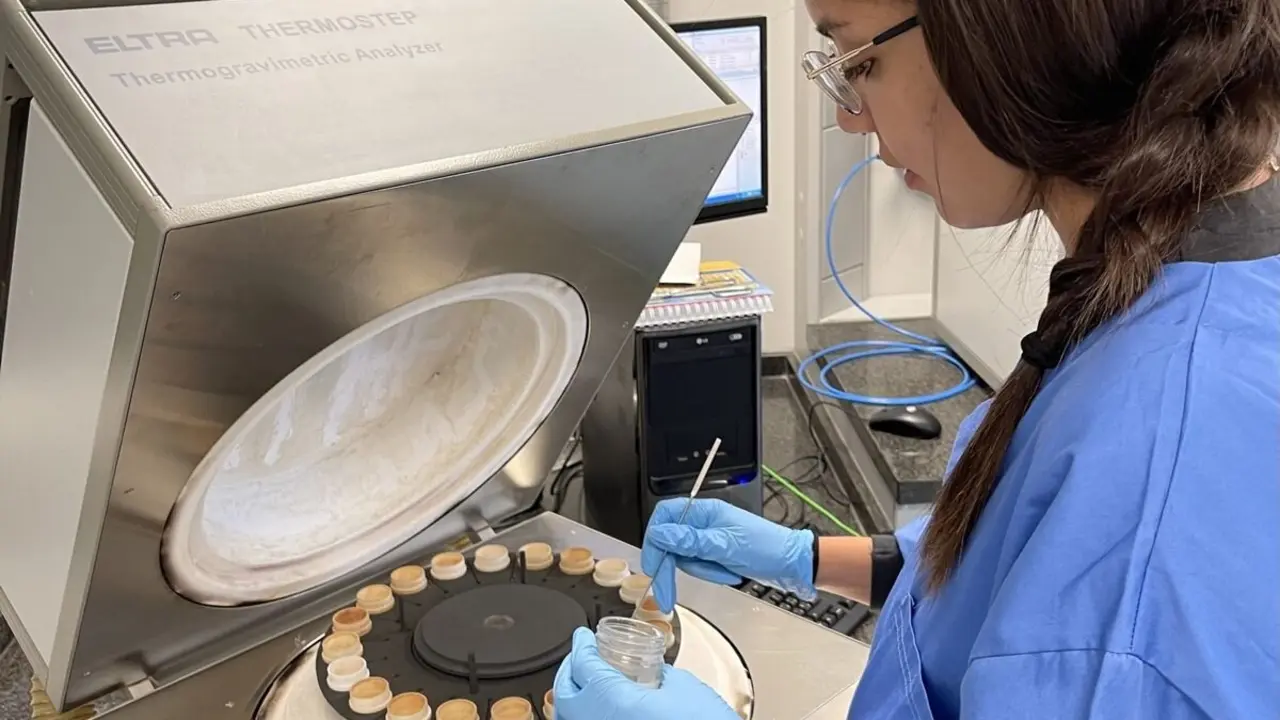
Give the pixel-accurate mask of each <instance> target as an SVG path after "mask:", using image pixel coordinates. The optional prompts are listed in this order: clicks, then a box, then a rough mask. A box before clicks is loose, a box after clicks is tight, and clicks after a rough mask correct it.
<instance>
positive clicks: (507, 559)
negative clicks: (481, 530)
mask: <svg viewBox="0 0 1280 720" xmlns="http://www.w3.org/2000/svg"><path fill="white" fill-rule="evenodd" d="M475 566H476V570H478V571H479V572H482V573H496V572H502V571H503V570H506V569H507V568H509V567H511V551H510V550H507V548H506V546H504V545H485V546H483V547H480V548H477V549H476V556H475Z"/></svg>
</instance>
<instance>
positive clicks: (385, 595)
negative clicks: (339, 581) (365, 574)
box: [356, 585, 396, 615]
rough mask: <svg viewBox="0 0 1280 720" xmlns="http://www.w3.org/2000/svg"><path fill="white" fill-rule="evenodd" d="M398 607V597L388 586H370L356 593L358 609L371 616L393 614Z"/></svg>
mask: <svg viewBox="0 0 1280 720" xmlns="http://www.w3.org/2000/svg"><path fill="white" fill-rule="evenodd" d="M395 606H396V596H395V593H394V592H393V591H392V590H391V588H390V587H388V586H386V585H369V586H367V587H362V588H360V591H359V592H357V593H356V607H358V608H361V609H363V610H365V611H366V612H368V613H369V614H370V615H381V614H383V613H387V612H391V611H392V610H393V609H394V608H395Z"/></svg>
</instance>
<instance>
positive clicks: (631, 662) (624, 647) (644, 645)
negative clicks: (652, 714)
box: [596, 617, 667, 688]
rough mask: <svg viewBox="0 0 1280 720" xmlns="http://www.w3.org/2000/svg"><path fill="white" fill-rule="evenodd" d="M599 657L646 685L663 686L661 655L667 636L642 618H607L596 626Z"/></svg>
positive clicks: (650, 686)
mask: <svg viewBox="0 0 1280 720" xmlns="http://www.w3.org/2000/svg"><path fill="white" fill-rule="evenodd" d="M596 645H597V646H598V648H599V651H600V657H601V658H603V659H604V661H605V662H607V663H609V664H610V665H612V666H613V667H614V668H616V669H617V670H618V672H621V673H622V674H623V675H626V676H627V677H629V678H631V679H632V680H634V681H635V682H636V683H638V684H640V685H643V686H644V687H647V688H657V687H660V686H661V685H662V664H663V661H662V656H663V654H664V653H665V652H666V649H667V638H666V636H665V635H663V633H662V631H661V630H659V629H658V628H656V627H654V626H652V625H650V624H649V623H647V622H643V621H641V620H634V619H632V618H627V617H607V618H604V619H603V620H601V621H600V624H599V625H598V626H596Z"/></svg>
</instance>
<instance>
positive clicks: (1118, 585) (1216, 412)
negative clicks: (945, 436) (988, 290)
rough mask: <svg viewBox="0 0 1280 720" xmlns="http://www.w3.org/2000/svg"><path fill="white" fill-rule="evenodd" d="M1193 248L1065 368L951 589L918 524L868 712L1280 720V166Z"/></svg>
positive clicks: (901, 719)
mask: <svg viewBox="0 0 1280 720" xmlns="http://www.w3.org/2000/svg"><path fill="white" fill-rule="evenodd" d="M1184 248H1186V249H1189V251H1187V250H1184V252H1186V256H1187V257H1188V258H1190V259H1188V260H1184V261H1181V262H1176V263H1173V264H1170V265H1168V266H1167V267H1166V268H1165V272H1164V274H1163V275H1162V277H1161V278H1160V279H1159V280H1158V281H1157V283H1156V284H1155V285H1154V286H1153V287H1152V289H1151V290H1150V291H1149V292H1148V293H1147V295H1146V296H1145V298H1144V299H1143V300H1142V301H1141V302H1140V303H1139V304H1138V305H1137V306H1135V307H1134V308H1133V310H1132V312H1130V313H1129V314H1128V315H1127V316H1126V317H1124V318H1122V319H1119V320H1117V321H1114V322H1112V323H1111V324H1109V325H1107V326H1105V327H1103V328H1101V329H1100V330H1098V331H1097V332H1094V333H1093V334H1092V335H1090V336H1089V337H1087V338H1086V339H1085V341H1084V342H1082V343H1081V344H1080V345H1079V346H1077V347H1076V348H1075V349H1074V350H1073V351H1072V352H1071V353H1070V354H1069V355H1068V357H1067V358H1066V359H1065V360H1064V362H1063V363H1062V364H1061V365H1060V367H1059V368H1058V369H1056V370H1054V371H1052V372H1050V373H1048V374H1047V375H1046V377H1045V380H1044V383H1043V385H1042V390H1041V391H1040V393H1039V395H1038V396H1037V398H1036V400H1035V401H1034V403H1033V405H1032V406H1031V408H1030V410H1029V411H1028V413H1027V414H1026V416H1025V417H1024V419H1023V420H1022V422H1021V424H1020V425H1019V427H1018V430H1017V432H1016V434H1015V437H1014V440H1013V444H1012V446H1011V448H1010V451H1009V453H1008V455H1007V456H1006V460H1005V466H1004V470H1003V471H1002V475H1001V480H1000V484H999V486H998V487H997V489H996V491H995V493H994V495H993V497H992V498H991V501H990V503H989V504H988V506H987V508H986V510H985V512H984V514H983V516H982V518H981V519H980V521H979V523H978V525H977V528H976V529H975V531H974V533H973V535H972V537H971V539H970V541H969V544H968V546H967V549H966V552H965V555H964V557H963V559H962V561H961V563H960V565H959V567H958V568H957V570H956V572H955V574H954V576H953V578H952V579H951V581H950V582H949V584H948V585H947V586H946V587H945V588H944V589H943V590H942V592H941V593H940V594H938V595H936V596H930V595H929V594H928V593H927V592H926V591H925V590H924V587H923V573H922V572H921V571H920V568H919V564H918V557H917V550H918V546H919V541H920V535H921V533H922V531H923V527H924V525H923V521H922V522H920V523H917V524H915V525H913V526H909V527H907V528H906V529H904V530H903V531H901V532H900V533H899V535H898V537H899V543H900V545H901V547H902V549H903V554H904V557H905V558H906V565H905V567H904V570H903V573H902V575H901V576H900V577H899V580H898V582H897V584H896V586H895V587H894V589H893V592H892V593H891V594H890V596H889V599H888V601H887V602H886V604H885V608H884V611H883V613H882V614H881V617H880V621H879V625H878V628H877V630H876V636H875V642H874V644H873V646H872V651H871V660H870V663H869V665H868V667H867V671H866V673H865V674H864V676H863V678H862V680H861V684H860V686H859V688H858V692H857V696H856V698H855V700H854V703H853V707H852V709H851V710H850V714H849V717H850V718H851V719H853V720H890V719H892V720H930V719H933V720H950V719H952V718H964V719H965V720H1004V719H1008V720H1028V719H1031V720H1042V719H1043V720H1049V719H1053V720H1057V719H1059V718H1063V719H1065V718H1090V719H1095V720H1100V719H1103V718H1105V719H1108V720H1109V719H1111V718H1114V719H1115V720H1136V719H1143V718H1153V719H1157V720H1179V719H1182V718H1213V719H1214V720H1235V719H1237V718H1239V719H1240V720H1264V719H1268V718H1280V180H1275V181H1272V182H1270V183H1268V184H1267V185H1265V186H1264V187H1263V188H1260V189H1258V190H1255V191H1252V192H1251V193H1246V194H1243V195H1239V196H1235V197H1234V198H1229V199H1228V200H1226V201H1222V202H1220V203H1218V204H1217V206H1216V207H1215V209H1214V210H1212V211H1210V212H1208V213H1206V215H1205V216H1204V217H1203V218H1202V221H1201V224H1200V229H1198V230H1196V231H1195V232H1193V233H1191V234H1190V235H1189V239H1188V242H1187V244H1186V245H1185V246H1184ZM985 409H986V408H985V406H984V407H982V408H979V410H978V411H977V412H976V413H974V415H973V416H971V417H970V418H969V419H968V420H966V421H965V423H964V424H963V426H962V427H961V430H960V433H959V437H958V439H957V443H956V450H955V452H954V453H953V458H952V464H954V462H955V459H956V458H957V457H958V455H959V452H960V450H961V449H963V447H964V444H965V443H966V442H967V441H968V439H969V438H970V437H971V436H972V434H973V432H974V430H975V429H976V427H977V425H978V422H979V420H980V418H981V415H982V413H983V412H984V411H985Z"/></svg>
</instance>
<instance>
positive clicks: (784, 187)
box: [667, 0, 808, 352]
mask: <svg viewBox="0 0 1280 720" xmlns="http://www.w3.org/2000/svg"><path fill="white" fill-rule="evenodd" d="M797 13H798V14H799V16H801V17H804V18H806V19H805V23H808V19H807V15H805V11H804V6H803V5H799V6H798V7H797V3H795V2H794V1H793V0H668V13H667V20H668V21H669V22H673V23H677V22H691V21H695V20H715V19H720V18H728V17H749V16H758V15H763V16H765V17H766V18H768V29H767V33H768V39H769V46H768V48H766V55H767V57H768V62H769V64H768V68H767V72H768V80H769V87H768V108H769V117H768V133H769V212H767V213H764V214H762V215H753V216H750V217H744V218H735V219H732V220H721V221H719V222H713V223H705V224H703V225H697V226H695V227H694V228H693V230H692V231H690V233H689V237H688V240H689V241H691V242H699V243H702V257H703V259H704V260H733V261H735V262H738V263H740V264H742V266H743V267H745V268H747V269H748V270H750V271H751V272H752V273H753V274H755V275H756V276H757V277H759V278H760V281H761V282H763V283H765V284H766V285H768V286H769V287H770V288H772V289H773V292H774V306H775V309H774V312H772V313H770V314H769V315H767V316H766V317H765V319H764V351H765V352H785V351H789V350H791V349H792V348H793V347H794V346H795V340H796V333H797V326H796V266H795V216H796V209H795V208H796V205H795V175H796V173H795V137H796V112H795V108H796V85H797V83H796V76H797V75H798V74H799V64H798V57H799V55H798V53H797V52H796V49H795V38H794V36H795V27H796V18H797Z"/></svg>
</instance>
